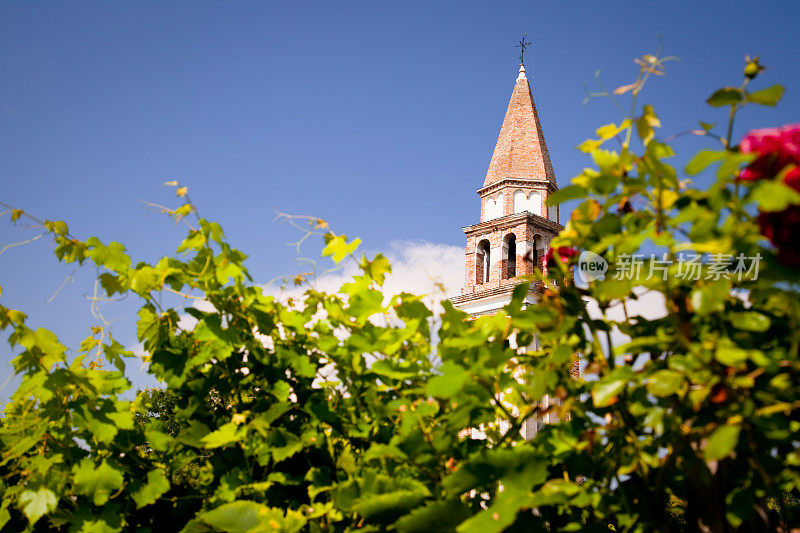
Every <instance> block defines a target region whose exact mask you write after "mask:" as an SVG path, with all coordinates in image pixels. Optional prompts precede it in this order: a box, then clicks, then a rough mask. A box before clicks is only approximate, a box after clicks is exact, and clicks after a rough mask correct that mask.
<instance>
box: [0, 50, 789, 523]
mask: <svg viewBox="0 0 800 533" xmlns="http://www.w3.org/2000/svg"><path fill="white" fill-rule="evenodd" d="M667 59H668V58H660V57H657V56H654V55H646V56H644V57H642V58H640V59H638V60H637V64H638V65H639V73H638V75H637V78H636V79H635V80H634V82H633V83H631V84H628V85H624V86H622V87H620V88H619V89H617V90H616V91H614V93H613V94H609V95H607V96H609V97H611V98H626V97H630V100H631V102H630V104H631V105H630V109H631V111H630V113H629V115H628V116H626V117H622V119H621V122H620V123H619V124H609V125H606V126H603V127H601V128H599V129H598V130H597V134H596V137H595V138H592V139H589V140H587V141H586V142H584V143H583V144H582V145H581V146H580V149H581V150H582V151H583V152H585V153H587V154H589V155H590V156H591V158H592V159H593V161H594V165H593V167H592V168H587V169H585V170H584V171H583V172H582V173H581V174H580V175H579V176H576V177H575V178H574V179H573V180H572V184H571V185H570V186H569V187H565V188H563V189H561V190H560V191H559V192H558V193H557V194H555V195H553V196H552V197H551V199H550V201H551V202H560V201H566V200H575V199H579V200H581V202H580V204H579V205H578V206H577V207H576V209H575V210H574V212H573V213H572V216H571V219H570V220H569V222H568V224H567V226H566V228H565V230H564V231H563V232H562V234H561V235H559V236H558V237H557V238H556V239H555V240H554V241H553V243H552V246H553V248H554V249H555V250H556V252H555V253H553V254H552V257H551V259H554V258H557V259H558V260H557V261H549V262H552V264H553V265H554V268H550V269H548V271H547V275H546V276H545V275H541V273H540V274H539V275H537V276H535V277H533V278H532V279H530V280H528V283H534V284H538V288H539V289H540V290H539V293H540V294H541V295H542V296H541V298H540V300H539V302H538V303H537V305H535V306H531V307H525V306H524V301H525V298H526V296H527V294H528V289H529V286H528V284H527V283H525V284H522V285H520V286H519V287H518V288H517V289H516V290H515V292H514V297H513V300H512V302H511V303H510V304H509V305H507V306H506V307H505V308H504V309H502V310H500V311H499V312H497V313H496V314H495V315H493V316H481V317H478V318H476V319H474V320H467V318H468V317H467V316H466V315H465V314H464V313H462V312H460V311H458V310H456V309H454V308H453V307H452V306H451V305H450V304H449V303H445V305H444V310H443V312H442V313H441V314H440V315H439V316H438V317H436V320H433V318H434V317H433V313H432V311H431V310H430V309H428V308H427V307H426V306H425V305H424V304H423V300H422V297H420V296H416V295H412V294H400V295H395V296H391V297H390V296H388V295H385V294H384V293H383V290H382V286H383V283H384V279H385V276H386V275H387V273H389V272H390V265H389V263H388V261H387V260H386V259H385V258H384V257H383V256H381V255H377V256H375V257H372V258H367V257H364V256H361V257H357V256H356V255H355V251H356V248H357V246H358V241H357V240H356V241H350V240H348V239H347V238H346V237H345V236H342V235H336V234H334V233H332V232H330V231H328V230H327V228H326V224H325V223H324V222H322V221H316V220H312V221H311V225H310V229H311V231H321V232H323V233H324V234H325V248H324V250H323V254H324V255H325V256H330V257H331V258H332V259H333V260H334V261H335V262H337V263H338V262H341V261H350V260H354V261H356V262H357V264H358V266H359V268H360V271H359V274H358V275H356V276H354V278H353V279H352V280H351V281H350V282H348V283H346V284H344V285H343V286H342V287H341V289H340V290H339V291H338V292H336V293H334V294H327V293H322V292H319V291H316V290H314V289H308V290H307V291H306V292H305V294H304V296H303V298H302V299H300V300H297V301H294V302H292V303H291V305H287V304H284V303H281V302H280V301H278V300H276V299H275V298H273V297H270V296H266V295H265V294H263V291H262V289H261V288H260V287H259V286H257V285H255V284H254V283H252V280H251V276H250V274H249V272H248V270H247V268H246V267H245V265H244V260H245V257H246V256H245V255H244V254H243V253H241V252H240V251H238V250H237V249H235V248H234V247H232V246H231V245H230V243H228V242H227V240H226V238H225V235H224V233H223V231H222V228H221V227H220V226H219V225H218V224H216V223H214V222H210V221H207V220H204V219H201V218H197V216H196V212H195V210H194V206H193V205H192V204H191V203H190V202H188V200H187V198H188V197H187V196H186V189H185V188H183V187H180V188H177V190H176V193H177V196H178V198H180V199H182V202H183V203H182V204H181V205H180V206H179V207H177V208H176V209H174V210H172V211H171V212H170V213H171V215H172V216H173V217H174V218H176V219H178V220H182V221H185V222H187V223H188V224H189V226H190V229H189V232H188V235H187V237H186V239H185V240H184V241H183V242H181V243H180V244H179V246H178V247H177V251H176V254H175V255H174V256H171V257H164V258H163V259H161V260H160V261H158V262H156V263H153V264H150V263H146V262H139V261H138V260H133V259H132V258H131V257H130V256H129V255H128V253H127V252H126V250H125V248H124V247H123V246H122V245H121V244H120V243H116V242H112V243H108V244H105V243H103V242H101V241H100V240H99V239H97V238H94V237H91V238H89V239H85V240H83V239H80V238H78V237H76V236H74V235H72V234H71V233H70V231H69V228H68V226H67V225H66V224H65V223H63V222H55V221H39V220H38V219H35V218H33V217H30V215H28V214H27V213H25V212H24V211H21V210H17V209H15V210H12V211H10V214H11V219H12V221H16V220H17V219H19V218H21V217H29V219H30V222H31V223H33V224H40V225H41V226H42V227H43V231H45V232H46V233H47V234H49V235H50V236H51V237H52V239H53V241H54V242H55V254H56V256H57V257H58V258H59V260H61V261H63V262H66V263H79V264H84V263H90V264H93V265H94V266H95V267H97V268H98V269H99V271H100V274H99V278H98V283H99V286H100V287H102V289H103V290H104V291H105V292H106V294H108V295H109V296H111V295H116V294H122V295H128V296H129V297H131V298H138V299H139V300H140V301H141V308H140V310H139V313H138V322H137V335H138V337H139V339H140V341H141V342H142V344H143V346H144V349H145V350H146V355H145V360H146V361H147V362H148V363H149V367H148V371H149V372H150V373H151V374H152V375H154V376H155V377H157V378H158V379H159V380H160V381H161V382H163V383H165V384H166V391H164V392H156V393H153V392H148V393H143V394H140V395H139V396H138V397H137V398H136V399H134V400H132V401H128V400H127V399H125V398H126V397H127V396H125V394H126V392H127V391H129V388H130V382H129V381H128V379H127V378H126V377H125V371H126V362H129V361H130V360H131V359H132V358H134V355H133V354H132V353H130V352H129V351H127V350H126V349H124V348H123V346H121V345H120V343H119V342H117V341H116V340H115V339H114V337H113V336H112V335H111V331H110V330H109V329H108V327H107V324H104V323H100V324H97V325H96V326H95V327H93V328H92V330H91V333H90V335H89V336H88V337H87V338H86V340H85V341H84V342H83V343H82V344H81V345H80V347H79V348H78V349H77V350H75V351H70V350H68V349H67V348H66V347H65V346H64V345H62V344H61V343H60V342H59V341H58V339H57V338H56V336H55V335H54V334H53V333H51V332H50V331H48V330H47V329H44V328H41V327H35V326H33V325H29V324H28V320H27V318H26V317H25V315H24V314H23V313H22V312H21V311H18V310H13V309H10V308H7V307H3V306H0V328H2V329H4V330H6V331H7V332H8V334H9V341H10V343H11V345H12V346H13V347H14V349H15V351H16V354H17V355H16V357H15V359H14V361H13V365H14V368H15V371H16V372H17V373H18V375H19V377H20V379H21V383H20V385H19V388H18V389H17V390H16V391H15V392H14V394H13V396H12V398H11V400H10V401H9V402H8V403H7V404H6V405H5V407H4V417H3V418H2V419H0V442H2V455H1V456H0V474H1V475H0V493H1V494H2V497H1V499H0V527H4V528H6V529H8V530H10V531H21V530H28V531H33V530H46V529H49V530H58V531H119V530H141V531H148V530H165V531H181V530H182V531H187V532H189V531H191V532H194V531H226V532H256V531H271V530H277V531H299V530H309V531H345V530H354V529H364V530H368V531H383V530H391V531H399V532H404V531H448V530H457V531H460V532H471V531H478V532H480V533H491V532H495V531H501V530H504V529H508V530H513V531H536V530H549V531H562V530H563V531H577V530H581V531H583V530H597V531H609V530H617V531H620V530H626V531H653V530H660V531H669V530H677V531H680V530H684V529H692V530H703V531H734V530H738V531H754V530H765V529H782V530H784V531H786V530H789V529H790V528H792V527H798V525H799V523H800V520H799V519H798V515H797V508H796V505H795V504H794V503H793V502H797V495H798V489H800V450H798V446H799V445H800V444H799V443H798V439H797V435H798V432H799V431H800V356H799V355H798V347H800V297H798V294H800V286H799V285H798V279H799V278H798V274H799V273H800V271H798V269H797V268H792V267H790V266H787V265H788V264H790V263H791V261H787V258H788V259H791V258H792V257H793V254H794V253H796V246H797V245H796V244H793V243H792V241H791V240H790V239H788V238H786V236H785V235H783V234H782V233H781V231H782V227H780V228H779V226H778V222H779V221H784V220H787V219H790V218H791V216H793V215H791V213H792V212H793V211H792V210H793V209H796V208H797V207H798V206H799V205H800V195H798V194H797V192H796V191H795V190H794V189H793V188H792V186H790V185H791V184H790V185H787V184H786V182H785V177H786V176H785V175H783V173H784V172H786V173H787V174H786V175H788V173H789V172H791V171H792V169H791V168H790V166H789V164H786V165H784V166H782V167H781V168H777V166H778V163H779V161H778V158H780V157H784V155H785V154H786V153H788V152H790V151H791V150H793V149H794V148H792V147H791V146H789V143H788V142H785V139H789V138H790V137H789V134H788V133H786V134H784V133H780V134H778V135H777V137H776V138H775V139H772V138H770V139H769V140H766V139H765V138H764V136H763V135H762V140H763V141H764V142H763V143H761V144H759V142H760V141H759V142H756V141H755V139H753V140H750V141H747V144H745V147H744V148H745V149H744V150H742V151H740V150H739V149H737V147H735V146H734V145H733V143H732V142H731V140H732V138H733V137H732V124H733V122H732V121H733V117H734V116H735V114H736V113H737V112H738V111H739V110H740V109H741V108H742V107H745V106H750V105H776V104H777V102H778V100H779V99H780V96H781V94H782V92H783V90H782V88H781V87H780V86H778V85H775V86H772V87H768V88H765V89H761V90H759V91H755V92H751V91H749V90H748V88H747V86H748V84H749V83H750V81H752V80H753V79H754V78H756V76H757V75H758V74H759V72H760V70H761V68H760V65H759V64H758V61H757V59H756V60H749V61H748V64H747V66H746V70H745V81H744V82H743V84H742V85H740V86H739V87H726V88H723V89H720V90H719V91H717V92H715V93H714V94H713V95H712V96H711V97H710V98H709V100H708V102H709V104H710V105H712V106H715V107H727V108H728V110H729V117H730V122H729V127H728V130H727V135H725V136H724V137H723V136H720V135H718V134H716V133H714V131H713V128H712V127H710V126H709V125H707V124H702V125H701V126H702V129H701V130H698V133H699V134H701V135H704V136H706V137H707V138H708V139H709V140H710V141H713V142H719V148H720V149H718V150H710V149H709V150H702V151H701V152H699V153H698V154H697V155H696V156H695V157H694V158H693V159H692V160H691V161H690V163H689V164H688V165H687V168H686V169H685V173H686V174H688V175H694V174H697V173H699V172H702V171H704V170H705V169H707V168H708V167H710V166H711V165H716V181H715V182H714V183H713V184H712V185H711V187H709V188H708V190H700V189H697V188H694V187H692V186H691V184H690V182H689V181H688V180H687V179H680V178H679V175H680V174H679V171H678V170H676V169H675V168H674V167H672V166H671V165H670V164H669V162H668V160H669V158H670V157H672V156H673V155H674V154H673V150H672V148H671V147H670V146H669V145H667V144H666V143H665V142H663V141H661V140H659V138H658V137H657V135H656V129H657V128H658V127H659V126H660V121H659V119H658V116H657V115H656V113H655V110H654V109H653V108H652V107H651V106H648V105H645V106H643V107H639V105H638V103H637V102H638V98H639V97H640V95H641V91H642V88H643V86H644V84H645V81H646V80H647V79H648V78H649V76H650V75H652V74H661V73H663V65H664V62H665V61H666V60H667ZM611 139H617V140H618V145H619V149H617V150H609V149H605V148H604V146H605V145H606V142H607V141H609V140H611ZM756 146H764V147H767V146H769V147H768V148H764V149H763V150H761V149H760V148H757V147H756ZM793 146H796V145H793ZM765 154H774V155H769V156H767V157H768V159H767V160H766V166H764V165H765V163H764V162H760V163H759V162H758V159H759V158H760V157H762V156H764V155H765ZM781 161H782V160H781ZM742 167H745V168H746V169H747V170H746V172H749V173H750V174H745V175H746V176H748V175H749V176H752V177H750V178H749V179H737V176H739V175H740V171H741V170H742ZM792 168H793V167H792ZM756 172H761V175H759V176H758V178H759V179H755V176H756ZM684 178H685V177H684ZM174 185H176V184H174ZM176 186H177V185H176ZM759 211H760V212H761V213H762V215H758V214H757V213H758V212H759ZM764 214H767V215H764ZM764 216H770V217H772V216H775V217H778V219H776V222H775V223H773V226H772V227H773V229H772V230H769V228H770V227H771V226H769V224H766V223H765V222H763V220H762V219H761V218H759V217H764ZM760 221H761V222H760ZM762 230H763V231H764V232H765V234H766V235H767V237H769V238H770V239H771V240H772V243H773V244H774V245H775V247H777V251H775V250H774V249H773V248H772V245H771V244H770V243H769V242H767V241H766V240H765V239H764V236H763V235H762V234H761V232H762ZM648 250H649V251H651V252H658V253H660V254H663V256H664V257H665V258H666V259H669V260H671V261H668V262H666V263H665V264H667V265H668V266H665V267H663V270H659V271H656V270H654V268H653V267H654V266H655V263H651V264H650V265H645V268H643V269H642V274H641V275H640V276H637V277H630V278H629V277H624V276H619V275H618V274H619V273H620V271H621V270H622V268H623V265H624V264H625V263H624V261H623V259H624V258H628V259H629V258H630V257H631V256H632V255H633V254H636V253H640V252H643V251H648ZM578 251H585V252H591V253H593V254H595V255H597V256H599V257H601V258H602V259H603V260H604V261H606V262H607V263H608V272H607V273H606V275H605V276H603V277H597V278H596V279H595V278H593V279H591V280H590V281H589V282H587V283H586V284H582V285H576V284H574V283H569V282H568V281H569V279H568V277H569V276H570V271H571V269H572V267H573V266H575V263H576V262H577V261H578V257H579V256H578V254H577V252H578ZM687 251H692V252H695V253H697V254H698V255H700V256H702V257H709V256H714V257H715V258H725V257H727V258H731V257H738V256H743V257H745V256H746V257H757V258H760V259H762V260H761V261H760V262H759V263H758V265H759V268H758V269H747V270H746V271H744V272H739V273H738V275H736V276H733V275H729V274H730V272H728V271H727V270H725V269H724V268H723V269H722V270H720V269H718V268H716V267H715V270H714V271H712V268H711V263H709V262H704V263H703V262H701V263H698V267H699V272H700V275H698V276H693V277H687V276H682V275H681V273H680V272H679V270H678V268H679V266H678V262H677V261H676V259H677V258H679V257H680V254H682V253H685V252H687ZM719 264H721V265H725V264H726V263H725V262H724V261H715V262H714V265H719ZM647 266H649V267H650V268H647ZM656 272H659V273H661V274H663V275H655V273H656ZM297 281H298V283H301V282H302V279H298V280H297ZM651 296H652V297H655V301H656V302H661V304H663V308H662V305H657V309H655V312H653V310H651V311H650V312H645V311H643V310H642V309H641V302H642V301H643V300H645V299H646V298H648V297H651ZM190 300H200V301H202V302H203V303H202V305H198V306H189V307H185V306H186V303H185V302H186V301H190ZM190 319H191V320H190ZM432 355H435V357H431V356H432ZM576 357H579V358H580V360H581V366H582V374H581V377H579V378H575V377H573V374H572V373H571V372H570V370H571V369H572V367H573V363H574V361H575V358H576ZM545 419H549V420H550V421H551V423H550V424H547V425H543V426H542V427H540V428H539V430H538V432H537V434H536V435H535V436H534V437H533V438H531V439H529V440H526V439H524V438H523V436H522V433H521V431H520V430H521V429H522V428H523V427H530V426H529V425H530V424H533V423H536V422H537V421H543V420H545ZM537 425H538V424H537Z"/></svg>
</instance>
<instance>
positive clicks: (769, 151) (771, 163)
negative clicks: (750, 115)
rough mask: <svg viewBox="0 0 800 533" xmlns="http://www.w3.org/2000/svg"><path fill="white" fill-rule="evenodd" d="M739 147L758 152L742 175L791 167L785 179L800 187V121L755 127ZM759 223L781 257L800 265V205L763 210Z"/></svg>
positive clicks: (755, 176) (768, 175) (754, 176)
mask: <svg viewBox="0 0 800 533" xmlns="http://www.w3.org/2000/svg"><path fill="white" fill-rule="evenodd" d="M739 149H740V150H741V151H742V153H745V154H750V153H755V154H758V155H757V156H756V159H755V160H754V161H753V162H752V163H750V164H749V165H748V166H747V168H745V169H744V170H743V171H742V172H741V173H740V174H739V179H742V180H762V179H774V178H775V177H777V176H778V174H780V173H781V172H783V171H787V172H786V174H785V176H784V178H783V181H784V183H786V185H788V186H789V187H792V188H793V189H795V190H796V191H800V124H794V125H790V126H783V127H782V128H767V129H762V130H753V131H751V132H749V133H748V134H747V135H745V136H744V139H742V142H741V144H740V145H739ZM758 225H759V227H760V228H761V234H762V235H764V236H765V237H766V238H768V239H769V240H770V242H771V243H772V244H773V245H774V246H775V248H777V249H778V261H780V262H781V263H783V264H784V265H787V266H792V267H800V239H798V235H800V206H797V205H790V206H789V207H788V208H786V209H784V210H783V211H778V212H771V213H759V215H758Z"/></svg>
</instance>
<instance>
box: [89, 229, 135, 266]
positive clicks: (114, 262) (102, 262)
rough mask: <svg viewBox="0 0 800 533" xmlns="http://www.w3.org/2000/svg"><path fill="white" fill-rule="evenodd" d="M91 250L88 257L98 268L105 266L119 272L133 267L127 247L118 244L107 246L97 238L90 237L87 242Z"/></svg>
mask: <svg viewBox="0 0 800 533" xmlns="http://www.w3.org/2000/svg"><path fill="white" fill-rule="evenodd" d="M86 246H87V247H88V248H89V251H88V252H87V254H86V255H88V256H89V257H90V258H91V259H92V261H94V262H95V264H97V266H104V267H106V268H108V269H109V270H114V271H117V272H120V271H124V270H127V269H128V267H129V266H131V258H130V257H128V254H126V253H125V247H124V246H122V245H121V244H120V243H118V242H111V243H109V245H108V246H105V245H104V244H103V243H102V242H100V239H98V238H97V237H90V238H89V240H87V241H86Z"/></svg>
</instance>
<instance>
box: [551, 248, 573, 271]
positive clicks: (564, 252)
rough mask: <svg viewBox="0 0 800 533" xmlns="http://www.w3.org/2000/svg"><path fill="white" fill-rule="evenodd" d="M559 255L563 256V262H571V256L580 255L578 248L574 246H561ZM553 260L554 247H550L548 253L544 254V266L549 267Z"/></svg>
mask: <svg viewBox="0 0 800 533" xmlns="http://www.w3.org/2000/svg"><path fill="white" fill-rule="evenodd" d="M557 251H558V255H559V257H561V262H562V263H569V258H570V257H574V256H576V255H578V250H576V249H575V248H574V247H572V246H560V247H559V248H558V249H557ZM552 261H553V249H552V248H548V249H547V253H546V254H545V256H544V267H545V268H549V266H550V264H551V263H552Z"/></svg>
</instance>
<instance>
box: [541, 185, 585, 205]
mask: <svg viewBox="0 0 800 533" xmlns="http://www.w3.org/2000/svg"><path fill="white" fill-rule="evenodd" d="M588 196H589V192H588V191H587V190H586V189H584V188H583V187H581V186H580V185H569V186H568V187H564V188H563V189H559V190H558V191H556V192H554V193H553V194H551V195H549V196H548V197H547V202H546V203H547V205H558V204H563V203H564V202H569V201H570V200H577V199H579V198H587V197H588Z"/></svg>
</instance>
